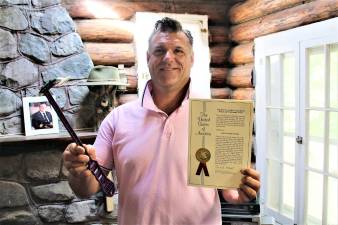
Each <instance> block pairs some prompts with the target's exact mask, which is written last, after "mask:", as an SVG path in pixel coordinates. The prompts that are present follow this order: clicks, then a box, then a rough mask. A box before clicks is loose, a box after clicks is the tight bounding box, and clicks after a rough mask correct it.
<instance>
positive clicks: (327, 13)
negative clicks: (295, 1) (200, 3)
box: [231, 0, 338, 42]
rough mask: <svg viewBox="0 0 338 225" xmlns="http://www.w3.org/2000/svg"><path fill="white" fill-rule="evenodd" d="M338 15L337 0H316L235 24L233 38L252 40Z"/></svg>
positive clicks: (238, 40) (232, 30)
mask: <svg viewBox="0 0 338 225" xmlns="http://www.w3.org/2000/svg"><path fill="white" fill-rule="evenodd" d="M290 15H291V16H290ZM336 16H338V1H337V0H325V1H322V0H315V1H313V2H309V3H306V4H303V5H299V6H296V7H294V8H289V9H285V10H283V11H280V12H277V13H274V14H270V15H267V16H265V17H263V18H259V19H255V20H251V21H249V22H246V23H243V24H239V25H236V26H233V27H232V28H231V39H232V40H233V41H235V42H244V41H251V40H253V39H254V38H256V37H259V36H263V35H266V34H270V33H274V32H278V31H283V30H287V29H291V28H294V27H298V26H300V25H305V24H309V23H313V22H317V21H321V20H324V19H328V18H331V17H336Z"/></svg>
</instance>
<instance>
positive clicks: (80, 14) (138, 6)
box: [62, 0, 230, 24]
mask: <svg viewBox="0 0 338 225" xmlns="http://www.w3.org/2000/svg"><path fill="white" fill-rule="evenodd" d="M193 4H195V3H191V2H186V1H182V2H175V3H173V2H168V1H162V2H161V1H112V0H91V1H84V0H62V5H63V6H64V7H65V8H66V9H67V10H68V12H69V14H70V15H71V17H73V18H87V19H94V18H109V19H120V20H129V19H131V18H132V17H133V16H134V15H135V13H136V12H161V13H163V12H165V13H182V14H186V13H189V14H198V15H208V19H209V22H210V23H213V24H224V23H225V22H226V18H227V11H228V9H229V7H230V5H228V4H225V3H224V2H222V1H217V2H214V3H210V2H206V1H201V2H200V3H198V7H192V5H193Z"/></svg>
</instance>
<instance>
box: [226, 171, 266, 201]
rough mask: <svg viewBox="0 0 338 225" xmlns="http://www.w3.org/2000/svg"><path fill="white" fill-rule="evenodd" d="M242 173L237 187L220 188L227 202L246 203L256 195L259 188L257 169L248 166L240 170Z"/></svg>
mask: <svg viewBox="0 0 338 225" xmlns="http://www.w3.org/2000/svg"><path fill="white" fill-rule="evenodd" d="M241 173H242V174H243V175H244V176H243V178H242V183H241V184H240V187H239V188H237V189H224V190H222V195H223V198H224V199H225V200H226V201H227V202H229V203H246V202H249V201H251V200H253V199H255V198H256V197H257V192H258V191H259V188H260V174H259V172H258V171H257V170H255V169H252V168H248V169H243V170H241Z"/></svg>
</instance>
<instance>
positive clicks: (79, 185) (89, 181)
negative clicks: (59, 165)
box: [63, 143, 100, 198]
mask: <svg viewBox="0 0 338 225" xmlns="http://www.w3.org/2000/svg"><path fill="white" fill-rule="evenodd" d="M84 146H85V148H86V149H87V152H88V154H89V155H90V157H91V158H92V159H93V160H95V159H96V155H95V148H94V147H93V146H90V145H84ZM63 161H64V165H65V167H66V169H67V170H68V171H69V176H68V181H69V185H70V186H71V188H72V189H73V191H74V193H75V194H76V196H78V197H79V198H88V197H90V196H91V195H93V194H95V193H96V192H98V191H99V189H100V185H99V183H98V182H97V180H96V178H95V177H94V175H93V174H92V173H91V171H90V170H88V169H87V163H88V161H89V157H88V156H87V155H85V150H84V148H83V147H81V146H78V145H76V144H75V143H72V144H69V145H68V146H67V148H66V149H65V151H64V152H63Z"/></svg>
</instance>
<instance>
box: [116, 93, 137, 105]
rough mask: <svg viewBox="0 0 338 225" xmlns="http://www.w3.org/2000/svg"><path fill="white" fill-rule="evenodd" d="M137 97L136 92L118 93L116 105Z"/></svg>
mask: <svg viewBox="0 0 338 225" xmlns="http://www.w3.org/2000/svg"><path fill="white" fill-rule="evenodd" d="M137 98H138V95H137V94H120V95H119V96H118V97H117V102H118V105H123V104H125V103H127V102H131V101H134V100H136V99H137Z"/></svg>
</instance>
